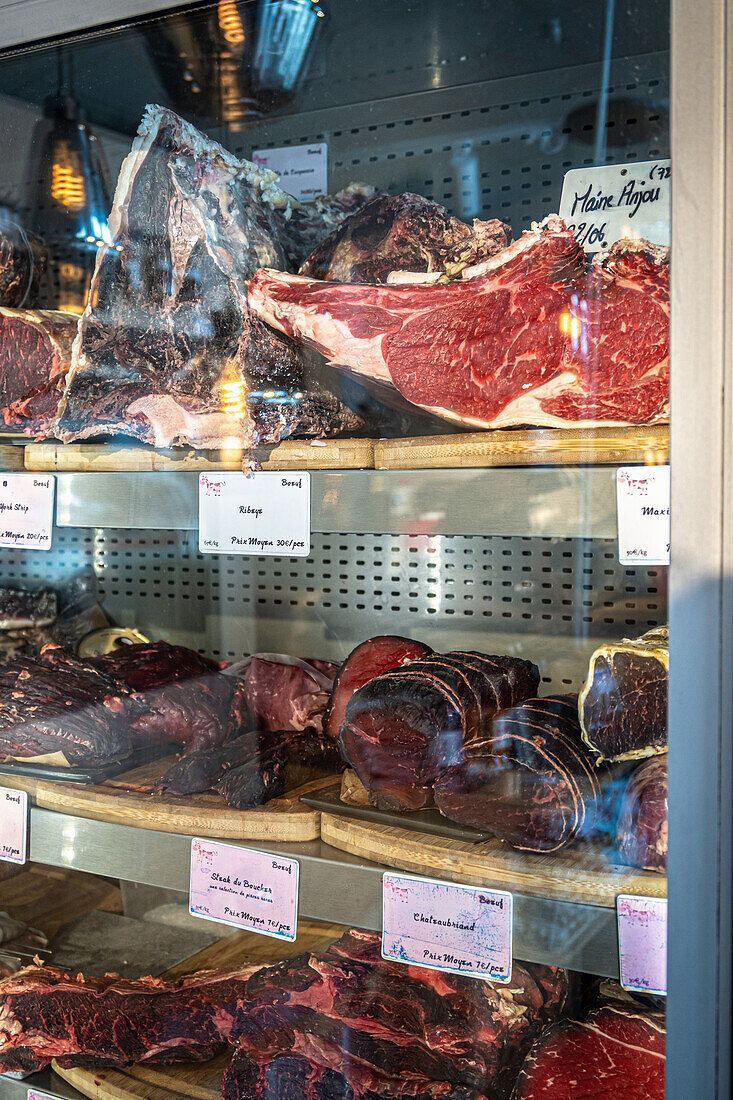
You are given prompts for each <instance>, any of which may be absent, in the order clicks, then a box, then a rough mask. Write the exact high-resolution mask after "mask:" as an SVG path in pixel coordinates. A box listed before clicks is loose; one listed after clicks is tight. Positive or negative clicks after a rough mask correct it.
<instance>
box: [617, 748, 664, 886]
mask: <svg viewBox="0 0 733 1100" xmlns="http://www.w3.org/2000/svg"><path fill="white" fill-rule="evenodd" d="M616 840H617V843H618V851H619V857H620V859H621V862H622V863H628V864H629V865H630V866H632V867H641V868H642V869H643V870H645V871H660V872H662V873H665V872H666V870H667V757H666V755H664V756H654V757H652V758H651V760H645V761H644V762H643V763H641V764H639V765H638V767H636V768H635V769H634V771H633V772H632V774H631V778H630V779H629V782H628V785H627V787H626V790H625V791H624V793H623V797H622V799H621V809H620V812H619V817H618V829H617V833H616Z"/></svg>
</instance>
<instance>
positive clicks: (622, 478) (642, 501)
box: [616, 466, 671, 565]
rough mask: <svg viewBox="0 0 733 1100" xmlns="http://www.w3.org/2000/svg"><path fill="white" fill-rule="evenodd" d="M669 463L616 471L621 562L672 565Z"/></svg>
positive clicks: (619, 555)
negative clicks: (670, 563)
mask: <svg viewBox="0 0 733 1100" xmlns="http://www.w3.org/2000/svg"><path fill="white" fill-rule="evenodd" d="M670 492H671V488H670V477H669V466H622V467H620V468H619V469H618V470H617V471H616V506H617V514H618V560H619V562H620V563H621V565H669V560H670V529H671V528H670V510H671V509H670Z"/></svg>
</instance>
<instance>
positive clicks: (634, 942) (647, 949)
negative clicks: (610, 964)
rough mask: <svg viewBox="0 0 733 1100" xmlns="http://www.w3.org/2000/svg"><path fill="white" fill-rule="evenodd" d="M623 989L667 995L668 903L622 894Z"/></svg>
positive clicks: (619, 906)
mask: <svg viewBox="0 0 733 1100" xmlns="http://www.w3.org/2000/svg"><path fill="white" fill-rule="evenodd" d="M616 914H617V917H618V954H619V973H620V976H621V985H622V986H623V987H624V989H628V990H629V992H630V993H656V994H660V995H661V994H665V995H666V993H667V899H666V898H645V897H636V896H635V895H633V894H619V896H618V898H617V899H616Z"/></svg>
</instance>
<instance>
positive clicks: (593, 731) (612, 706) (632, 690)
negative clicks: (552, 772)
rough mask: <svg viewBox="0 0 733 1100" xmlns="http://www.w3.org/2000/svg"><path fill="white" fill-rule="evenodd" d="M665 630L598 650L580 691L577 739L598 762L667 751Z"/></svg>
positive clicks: (666, 645)
mask: <svg viewBox="0 0 733 1100" xmlns="http://www.w3.org/2000/svg"><path fill="white" fill-rule="evenodd" d="M668 674H669V635H668V632H667V628H666V626H665V627H659V628H657V629H655V630H649V631H647V633H646V634H643V635H642V637H641V638H635V639H630V638H624V639H623V640H622V641H620V642H610V643H608V644H606V645H602V646H599V648H598V649H597V650H596V651H595V653H593V655H592V656H591V659H590V666H589V668H588V676H587V679H586V682H585V686H584V687H583V690H582V692H581V693H580V703H579V708H580V724H581V727H582V730H583V740H584V741H585V742H586V744H587V745H588V746H589V747H590V748H591V749H593V751H594V752H595V753H597V754H598V756H599V758H600V759H601V760H638V759H640V758H642V757H645V756H653V755H655V754H656V753H663V752H666V751H667V678H668Z"/></svg>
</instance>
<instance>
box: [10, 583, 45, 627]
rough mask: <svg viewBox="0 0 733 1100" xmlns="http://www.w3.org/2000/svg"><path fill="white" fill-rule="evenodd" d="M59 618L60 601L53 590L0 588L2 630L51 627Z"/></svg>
mask: <svg viewBox="0 0 733 1100" xmlns="http://www.w3.org/2000/svg"><path fill="white" fill-rule="evenodd" d="M57 616H58V599H57V597H56V593H55V592H54V590H53V589H52V588H37V589H35V590H31V589H28V588H11V587H9V586H7V585H2V587H0V630H22V629H24V628H26V627H38V626H49V625H50V624H51V623H53V622H55V621H56V618H57Z"/></svg>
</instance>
